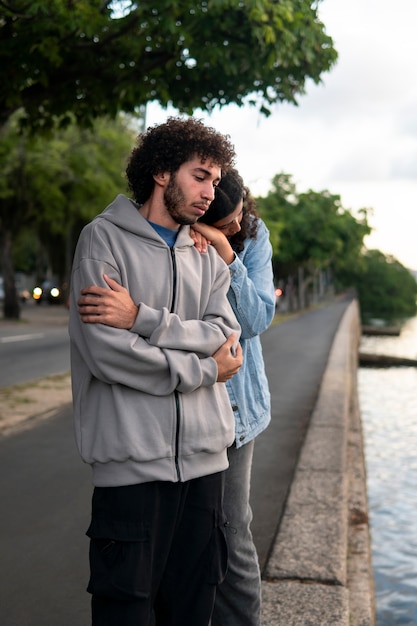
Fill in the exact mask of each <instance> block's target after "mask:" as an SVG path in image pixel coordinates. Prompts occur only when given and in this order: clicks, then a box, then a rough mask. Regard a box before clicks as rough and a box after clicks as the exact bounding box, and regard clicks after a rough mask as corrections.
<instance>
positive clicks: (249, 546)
mask: <svg viewBox="0 0 417 626" xmlns="http://www.w3.org/2000/svg"><path fill="white" fill-rule="evenodd" d="M193 231H194V233H193V234H192V236H193V238H194V239H195V243H196V245H197V247H199V248H200V249H201V250H202V251H203V250H204V249H205V246H206V243H210V244H211V245H212V246H214V247H215V248H216V250H217V252H218V254H219V255H220V256H221V257H222V258H223V260H224V261H225V262H226V263H227V265H228V266H229V270H230V276H231V284H230V288H229V291H228V299H229V302H230V304H231V305H232V308H233V310H234V312H235V315H236V317H237V320H238V322H239V324H240V326H241V328H242V334H241V340H240V342H241V345H242V350H243V357H244V358H243V365H242V367H241V368H240V370H239V372H238V373H237V374H236V375H235V376H234V377H233V378H232V379H230V380H229V381H228V382H227V383H226V386H227V390H228V393H229V398H230V402H231V404H232V408H233V411H234V414H235V422H236V430H235V442H234V444H233V446H232V447H231V448H229V464H230V467H229V469H228V471H227V472H226V488H225V495H224V509H225V514H226V518H227V520H228V536H227V538H228V546H229V566H228V573H227V576H226V579H225V580H224V582H223V583H222V584H221V585H220V586H219V587H218V588H217V594H216V603H215V608H214V612H213V616H212V621H211V624H212V626H221V625H223V624H224V625H226V624H233V625H236V626H237V625H239V626H259V624H260V604H261V580H260V570H259V564H258V557H257V554H256V549H255V546H254V543H253V539H252V533H251V530H250V523H251V520H252V511H251V508H250V504H249V494H250V476H251V467H252V457H253V448H254V439H255V437H256V436H257V435H259V433H260V432H262V431H263V430H264V429H265V428H266V427H267V425H268V424H269V421H270V419H271V413H270V393H269V389H268V381H267V378H266V374H265V367H264V361H263V356H262V347H261V341H260V335H261V334H262V333H263V332H264V331H265V330H266V329H267V328H268V326H269V325H270V323H271V321H272V319H273V317H274V314H275V295H274V284H273V273H272V264H271V258H272V247H271V243H270V241H269V233H268V230H267V228H266V226H265V224H264V222H263V221H262V220H261V218H260V217H259V215H258V213H257V211H256V207H255V201H254V198H253V197H252V196H251V194H250V192H249V190H248V189H247V187H245V185H244V183H243V180H242V178H241V177H240V175H239V174H238V172H237V171H236V170H231V171H230V172H229V173H227V174H226V175H225V176H224V177H223V178H222V179H221V181H220V183H219V185H218V187H217V188H216V196H215V199H214V200H213V202H212V203H211V205H210V207H209V209H208V211H207V212H206V214H205V215H204V216H203V217H202V218H200V220H199V221H198V222H197V223H196V224H194V226H193Z"/></svg>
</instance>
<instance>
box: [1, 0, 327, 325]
mask: <svg viewBox="0 0 417 626" xmlns="http://www.w3.org/2000/svg"><path fill="white" fill-rule="evenodd" d="M318 3H319V0H316V1H314V2H311V1H310V0H280V1H278V0H239V1H237V0H202V1H200V2H193V1H191V0H183V1H182V2H180V3H172V2H170V1H168V0H158V2H157V3H155V5H154V6H153V7H152V6H149V3H146V2H144V3H137V2H134V1H133V0H30V1H28V0H0V33H1V39H0V82H1V85H2V89H1V92H0V136H1V134H3V132H4V129H5V128H7V124H8V122H9V120H10V118H11V116H12V115H13V114H14V113H16V112H17V111H22V115H21V116H20V118H19V120H20V125H21V126H27V127H29V128H30V129H31V130H32V131H39V130H42V131H44V130H45V129H46V130H47V129H53V128H54V127H55V126H56V124H57V123H58V124H59V125H61V126H66V125H68V124H71V123H72V121H73V119H75V120H76V122H77V123H78V124H79V125H81V126H91V124H92V122H93V120H94V119H97V118H99V117H101V116H103V115H107V116H110V117H112V118H115V117H116V115H117V114H118V113H119V112H120V111H124V112H127V113H129V112H134V111H137V110H138V108H140V107H141V106H143V105H145V104H146V103H147V102H148V101H151V100H156V101H158V102H159V103H160V104H162V105H163V106H165V105H167V104H169V103H171V104H173V105H174V106H175V107H177V108H178V109H179V110H180V111H182V112H187V113H192V112H193V111H194V110H195V109H196V108H200V109H203V110H208V111H209V110H212V109H213V108H214V107H215V106H216V105H219V106H223V105H226V104H228V103H232V102H233V103H237V104H238V105H242V104H244V103H245V102H251V103H253V104H258V105H259V106H260V108H261V111H262V112H263V113H265V114H269V112H270V107H271V105H272V104H274V103H277V102H283V101H286V102H292V103H294V104H296V103H297V96H298V95H300V94H302V93H304V88H305V83H306V81H307V80H308V79H311V80H313V81H314V82H315V83H318V82H320V77H321V74H322V73H323V72H325V71H328V70H329V69H330V68H331V67H332V65H333V64H334V63H335V61H336V57H337V53H336V51H335V50H334V48H333V42H332V39H331V38H330V37H329V36H328V35H327V34H326V32H325V29H324V25H323V24H322V22H321V21H320V19H319V17H318ZM254 51H255V52H254ZM2 165H3V164H2V163H0V167H1V166H2ZM16 174H18V172H17V171H16ZM2 198H3V201H5V197H4V195H3V196H0V202H2ZM6 204H7V203H6ZM6 204H5V206H3V207H2V208H0V212H1V213H2V214H3V215H4V214H5V211H6ZM16 204H19V203H15V206H16ZM10 233H11V231H10V230H9V231H6V232H4V233H3V241H4V242H6V248H5V250H4V254H3V273H4V274H5V300H6V306H5V314H6V315H7V316H9V315H12V314H13V311H14V310H16V304H15V305H13V303H12V300H13V299H16V295H15V293H14V291H13V286H12V282H13V264H12V259H11V250H12V241H11V240H10ZM9 301H10V306H8V305H7V302H9Z"/></svg>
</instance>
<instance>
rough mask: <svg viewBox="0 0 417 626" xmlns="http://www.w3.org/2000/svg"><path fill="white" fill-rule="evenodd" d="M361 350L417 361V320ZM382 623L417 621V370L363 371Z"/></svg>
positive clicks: (394, 625) (361, 385)
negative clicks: (398, 332) (399, 332)
mask: <svg viewBox="0 0 417 626" xmlns="http://www.w3.org/2000/svg"><path fill="white" fill-rule="evenodd" d="M361 351H363V352H373V353H379V354H388V355H395V356H404V357H409V358H410V357H411V358H417V317H415V318H413V319H411V320H409V321H408V322H407V324H406V325H405V326H404V327H403V329H402V332H401V336H400V337H362V340H361ZM358 383H359V400H360V406H361V414H362V422H363V431H364V443H365V458H366V468H367V479H368V499H369V514H370V523H371V542H372V560H373V567H374V579H375V596H376V611H377V624H378V626H397V625H401V626H402V625H414V626H415V625H417V367H389V368H384V369H369V368H360V369H359V373H358Z"/></svg>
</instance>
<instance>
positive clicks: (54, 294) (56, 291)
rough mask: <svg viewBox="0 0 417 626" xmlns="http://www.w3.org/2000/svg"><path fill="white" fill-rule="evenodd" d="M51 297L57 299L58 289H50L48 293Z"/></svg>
mask: <svg viewBox="0 0 417 626" xmlns="http://www.w3.org/2000/svg"><path fill="white" fill-rule="evenodd" d="M49 293H50V294H51V296H52V298H59V293H60V292H59V289H58V287H52V289H51V291H50V292H49Z"/></svg>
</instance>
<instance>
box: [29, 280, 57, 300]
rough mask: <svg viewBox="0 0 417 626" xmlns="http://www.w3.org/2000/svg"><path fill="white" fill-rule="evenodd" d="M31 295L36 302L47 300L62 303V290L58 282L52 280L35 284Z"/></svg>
mask: <svg viewBox="0 0 417 626" xmlns="http://www.w3.org/2000/svg"><path fill="white" fill-rule="evenodd" d="M32 297H33V299H34V300H35V301H36V304H41V303H42V302H47V303H48V304H62V303H63V301H64V292H63V290H62V288H61V286H60V285H59V283H58V282H56V281H54V280H44V281H43V282H42V283H41V284H40V285H37V286H36V287H35V288H34V290H33V292H32Z"/></svg>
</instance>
